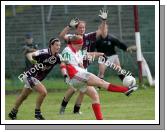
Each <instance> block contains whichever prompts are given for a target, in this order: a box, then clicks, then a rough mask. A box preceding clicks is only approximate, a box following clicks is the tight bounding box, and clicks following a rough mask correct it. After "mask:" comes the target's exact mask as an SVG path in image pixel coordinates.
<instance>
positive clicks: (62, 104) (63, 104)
mask: <svg viewBox="0 0 167 132" xmlns="http://www.w3.org/2000/svg"><path fill="white" fill-rule="evenodd" d="M67 104H68V101H65V97H64V99H63V101H62V103H61V106H63V107H66V106H67Z"/></svg>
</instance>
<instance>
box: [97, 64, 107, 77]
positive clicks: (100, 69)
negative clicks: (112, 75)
mask: <svg viewBox="0 0 167 132" xmlns="http://www.w3.org/2000/svg"><path fill="white" fill-rule="evenodd" d="M106 68H107V67H106V65H105V64H101V63H99V73H98V77H99V78H104V73H105V70H106Z"/></svg>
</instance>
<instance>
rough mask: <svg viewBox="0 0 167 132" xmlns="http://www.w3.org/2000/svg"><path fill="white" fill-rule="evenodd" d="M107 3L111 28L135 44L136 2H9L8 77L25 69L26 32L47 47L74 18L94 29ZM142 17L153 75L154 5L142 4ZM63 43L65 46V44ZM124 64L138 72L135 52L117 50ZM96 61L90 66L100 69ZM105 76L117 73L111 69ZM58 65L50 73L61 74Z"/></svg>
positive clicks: (145, 50)
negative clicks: (13, 4)
mask: <svg viewBox="0 0 167 132" xmlns="http://www.w3.org/2000/svg"><path fill="white" fill-rule="evenodd" d="M102 7H104V8H107V9H108V10H109V14H108V16H109V18H108V24H109V32H110V33H113V34H114V35H116V36H117V37H118V38H119V39H120V40H122V41H124V42H125V43H127V45H128V46H129V45H132V44H135V36H134V22H133V6H131V5H129V6H128V5H124V6H116V5H113V6H112V5H110V6H103V5H101V6H100V5H94V6H93V5H82V6H78V5H76V6H74V5H64V6H63V5H57V6H56V5H54V6H53V5H51V6H49V5H48V6H37V5H25V6H24V5H22V6H10V5H7V6H6V10H5V13H6V14H5V15H6V16H5V77H6V78H12V79H13V78H16V76H18V75H19V74H20V73H21V72H23V70H24V67H25V64H24V56H23V53H22V44H23V42H24V35H25V33H27V32H32V33H33V38H34V40H35V42H36V43H38V44H39V47H40V48H44V47H47V42H48V41H49V39H50V38H51V37H54V36H57V35H58V33H59V32H60V31H61V30H62V29H63V28H64V27H65V26H66V25H67V24H68V22H69V21H70V19H71V18H73V17H79V18H80V19H81V20H85V21H86V22H87V30H86V32H91V31H95V30H96V29H97V27H98V25H99V23H100V20H99V18H98V13H99V10H100V9H101V8H102ZM139 21H140V31H141V44H142V45H141V47H142V51H143V55H144V57H145V58H146V61H147V62H148V65H149V66H150V70H151V72H152V75H153V76H154V74H155V53H154V52H155V39H154V38H155V7H154V6H151V5H142V6H139ZM64 46H65V44H63V46H62V48H64ZM118 54H119V57H120V60H121V64H122V66H123V67H124V68H126V69H127V70H131V71H132V72H133V73H134V74H136V75H137V73H138V68H137V63H136V54H135V53H133V54H132V55H130V54H128V53H123V52H122V51H120V50H118ZM94 67H97V63H93V64H92V65H91V66H90V71H92V72H94V73H97V68H94ZM109 71H110V72H107V73H106V76H108V75H111V74H115V72H113V71H112V70H109ZM59 72H60V70H59V68H58V67H56V68H55V69H54V72H52V73H51V74H49V77H52V76H53V74H54V76H55V75H56V76H57V77H60V76H61V74H59Z"/></svg>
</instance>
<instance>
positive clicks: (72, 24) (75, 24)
mask: <svg viewBox="0 0 167 132" xmlns="http://www.w3.org/2000/svg"><path fill="white" fill-rule="evenodd" d="M78 23H79V19H78V18H77V17H76V18H73V19H71V21H70V23H69V25H68V26H69V27H71V28H75V27H76V26H77V25H78Z"/></svg>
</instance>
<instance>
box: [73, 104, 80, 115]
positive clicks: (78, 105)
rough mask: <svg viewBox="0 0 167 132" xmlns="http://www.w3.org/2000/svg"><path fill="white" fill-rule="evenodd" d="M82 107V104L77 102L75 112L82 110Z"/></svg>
mask: <svg viewBox="0 0 167 132" xmlns="http://www.w3.org/2000/svg"><path fill="white" fill-rule="evenodd" d="M80 108H81V104H75V105H74V111H73V112H74V113H78V112H79V110H80Z"/></svg>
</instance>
